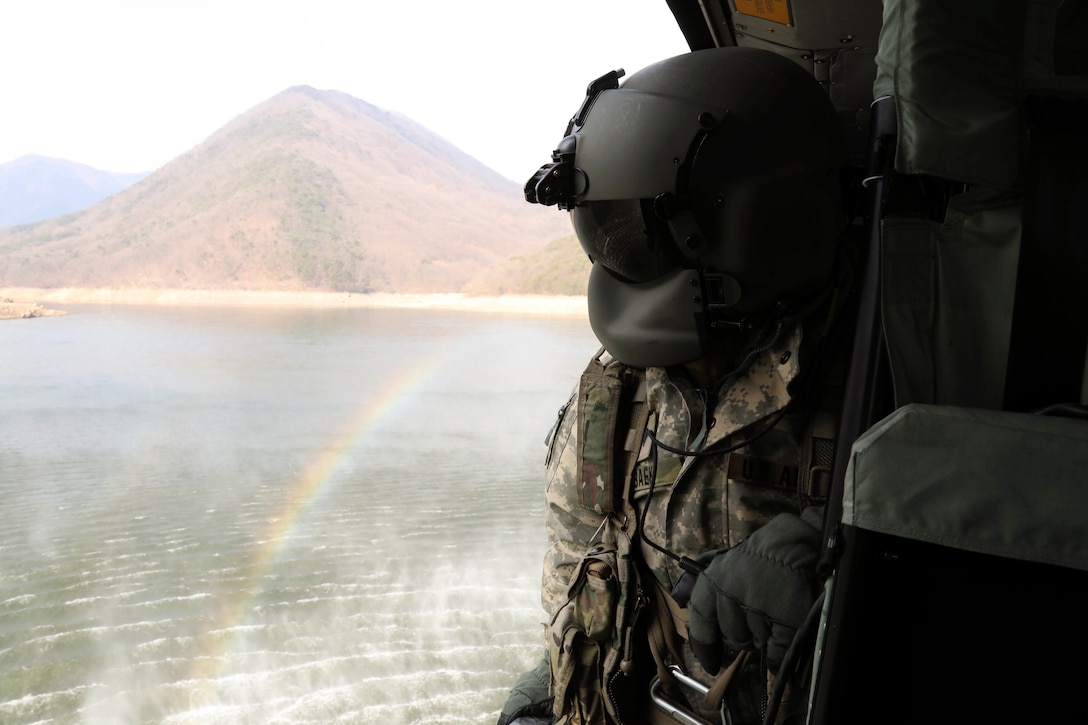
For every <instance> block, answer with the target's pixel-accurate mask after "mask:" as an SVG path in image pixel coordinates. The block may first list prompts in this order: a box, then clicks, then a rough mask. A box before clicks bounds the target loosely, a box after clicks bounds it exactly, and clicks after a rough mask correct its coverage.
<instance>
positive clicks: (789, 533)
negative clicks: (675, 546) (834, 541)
mask: <svg viewBox="0 0 1088 725" xmlns="http://www.w3.org/2000/svg"><path fill="white" fill-rule="evenodd" d="M822 519H823V512H822V509H819V508H810V509H806V510H805V512H804V513H803V514H802V516H796V515H794V514H779V515H778V516H776V517H775V518H773V519H771V521H770V522H769V523H767V524H766V525H765V526H763V528H761V529H759V530H757V531H756V532H755V533H754V534H752V536H750V537H749V538H748V539H745V540H744V541H742V542H741V543H739V544H737V545H736V546H734V547H733V548H731V549H727V550H725V551H723V552H720V553H718V554H717V555H716V556H714V558H713V559H712V560H711V561H710V564H709V565H708V566H707V567H706V569H705V570H704V571H703V572H702V573H701V574H700V575H699V578H698V579H697V580H696V582H695V587H694V589H693V590H692V592H691V601H690V603H689V605H688V613H689V616H690V620H689V622H688V635H689V638H690V642H691V649H692V651H693V652H694V653H695V657H696V658H697V659H698V660H699V664H701V665H702V666H703V668H704V669H705V670H706V671H707V672H712V673H714V672H717V671H718V670H719V669H720V668H721V665H722V664H723V663H722V659H723V656H724V654H725V652H726V651H729V650H753V651H765V652H766V655H767V660H768V664H769V666H770V668H771V669H772V670H774V671H777V670H778V666H779V665H780V664H781V663H782V658H783V657H784V656H785V654H786V650H787V649H788V648H789V646H790V642H792V641H793V636H794V634H795V633H796V632H797V628H798V627H800V626H801V623H802V622H803V621H804V619H805V616H806V615H807V614H808V611H809V609H810V608H811V607H812V603H813V602H814V601H816V597H817V596H818V595H819V583H818V581H817V579H816V575H815V570H816V561H817V559H818V558H819V556H820V542H821V537H822V526H823V524H822Z"/></svg>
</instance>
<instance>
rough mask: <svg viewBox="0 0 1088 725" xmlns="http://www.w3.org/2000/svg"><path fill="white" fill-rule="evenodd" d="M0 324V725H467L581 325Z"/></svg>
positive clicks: (515, 655) (499, 696) (538, 633)
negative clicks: (277, 724) (407, 724)
mask: <svg viewBox="0 0 1088 725" xmlns="http://www.w3.org/2000/svg"><path fill="white" fill-rule="evenodd" d="M69 310H70V314H69V315H68V316H66V317H56V318H41V319H33V320H12V321H4V322H3V323H0V400H2V401H3V408H2V411H3V412H2V418H0V501H2V504H0V506H2V508H0V512H2V514H3V523H2V524H0V722H3V723H5V724H13V723H201V724H203V723H489V722H494V719H495V717H496V716H497V711H498V708H499V707H500V706H501V704H502V702H503V701H504V700H505V698H506V694H507V691H508V689H509V687H510V685H511V684H513V681H514V679H515V677H516V676H517V674H518V673H519V672H521V671H522V670H524V669H527V668H529V667H531V666H532V665H533V664H534V663H535V662H536V660H537V658H538V656H539V654H540V652H541V646H542V641H543V630H542V627H541V621H542V620H543V614H542V612H541V609H540V605H539V573H540V561H541V557H542V555H543V550H544V532H543V486H542V473H543V459H544V454H545V448H544V437H545V434H546V433H547V431H548V429H549V427H550V426H551V424H552V423H553V422H554V420H555V416H556V411H557V409H558V408H559V407H560V406H561V405H562V404H563V403H564V402H565V401H566V399H567V397H568V395H569V392H570V390H571V388H572V386H573V385H574V383H575V382H576V381H577V378H578V375H579V374H580V372H581V370H582V369H583V367H584V365H585V362H586V360H588V358H589V357H590V355H592V354H593V352H594V351H595V350H596V347H597V343H596V341H595V340H594V338H593V336H592V333H591V332H590V330H589V326H588V322H586V321H585V320H584V319H571V318H523V317H515V316H504V315H485V314H474V313H457V312H431V311H419V310H367V309H351V310H275V309H273V310H254V309H241V308H239V309H219V310H213V309H206V308H169V307H161V308H144V307H128V306H116V307H110V306H102V307H99V306H73V307H70V308H69Z"/></svg>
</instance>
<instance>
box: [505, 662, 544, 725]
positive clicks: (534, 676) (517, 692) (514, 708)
mask: <svg viewBox="0 0 1088 725" xmlns="http://www.w3.org/2000/svg"><path fill="white" fill-rule="evenodd" d="M550 683H551V670H550V668H549V666H548V660H547V658H545V659H542V660H541V661H540V662H538V663H537V665H536V667H535V668H533V669H531V670H529V671H528V672H523V673H522V674H521V676H520V677H519V678H518V681H517V682H515V683H514V687H513V688H512V689H511V690H510V696H509V697H508V698H507V700H506V704H505V705H503V708H502V712H500V713H499V722H498V725H516V724H517V725H520V724H521V723H534V722H541V723H549V722H551V721H552V698H551V694H550V692H549V686H550Z"/></svg>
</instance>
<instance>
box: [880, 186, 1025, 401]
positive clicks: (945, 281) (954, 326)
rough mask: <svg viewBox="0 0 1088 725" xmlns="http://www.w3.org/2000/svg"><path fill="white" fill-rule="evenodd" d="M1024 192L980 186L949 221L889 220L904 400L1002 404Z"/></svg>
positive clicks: (896, 354)
mask: <svg viewBox="0 0 1088 725" xmlns="http://www.w3.org/2000/svg"><path fill="white" fill-rule="evenodd" d="M1020 216H1021V203H1020V199H1019V197H1015V196H1011V195H1007V194H1000V193H992V192H987V191H972V192H969V193H965V194H960V195H958V196H956V197H954V198H953V199H952V201H951V202H950V203H949V206H948V210H947V212H946V214H945V219H944V221H943V222H933V221H929V220H926V219H918V218H891V219H886V220H884V222H883V224H882V228H881V236H882V240H881V295H882V299H881V307H882V315H883V323H884V330H885V335H886V338H887V344H888V356H889V361H890V363H891V369H892V379H893V383H894V386H895V396H896V403H897V405H905V404H907V403H937V404H941V405H956V406H966V407H975V408H995V409H996V408H1001V406H1002V398H1003V394H1004V383H1005V365H1006V360H1007V359H1008V346H1009V333H1010V330H1011V329H1012V315H1013V299H1014V296H1015V295H1014V287H1015V284H1016V265H1017V259H1018V255H1019V251H1020Z"/></svg>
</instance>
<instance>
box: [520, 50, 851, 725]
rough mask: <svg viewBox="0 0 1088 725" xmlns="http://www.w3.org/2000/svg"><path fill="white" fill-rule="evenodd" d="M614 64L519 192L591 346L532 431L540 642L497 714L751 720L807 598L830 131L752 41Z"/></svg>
mask: <svg viewBox="0 0 1088 725" xmlns="http://www.w3.org/2000/svg"><path fill="white" fill-rule="evenodd" d="M622 75H623V71H615V72H613V73H610V74H607V75H605V76H603V77H602V78H600V79H598V80H597V81H595V82H594V83H592V84H590V86H589V89H588V92H587V97H586V100H585V102H584V103H583V104H582V106H581V108H580V109H579V110H578V112H577V114H576V115H575V116H574V118H572V119H571V122H570V125H569V126H568V129H567V132H566V135H565V137H564V138H563V140H562V141H561V142H560V144H559V147H558V148H557V149H556V151H555V152H554V153H553V163H551V164H548V165H546V166H544V167H542V168H541V169H540V171H539V172H538V173H537V174H536V175H535V176H534V177H533V178H532V179H531V180H530V181H529V183H528V185H527V186H526V197H527V199H528V200H529V201H531V202H536V203H541V204H545V205H552V204H555V205H558V207H559V208H560V209H563V210H569V211H570V214H571V220H572V223H573V226H574V229H575V231H576V233H577V236H578V239H579V242H580V243H581V245H582V247H583V249H584V250H585V252H586V253H587V254H588V255H589V257H590V259H591V260H592V262H593V267H592V271H591V273H590V280H589V289H588V301H589V317H590V323H591V325H592V328H593V331H594V333H595V334H596V336H597V337H598V339H599V340H600V341H601V343H602V344H603V346H604V347H603V348H602V351H601V352H600V353H598V355H597V356H596V357H595V358H594V359H593V360H592V361H591V362H590V365H589V367H588V368H587V370H586V372H585V373H584V374H583V375H582V378H581V380H580V382H579V386H578V389H577V391H576V393H575V395H574V396H573V397H572V398H571V400H570V402H568V404H567V405H566V406H565V407H564V409H563V410H562V411H561V414H560V419H559V421H558V422H557V424H556V426H555V428H554V429H553V431H552V433H551V435H550V436H549V450H548V456H547V464H546V467H547V475H546V486H547V488H546V496H547V503H548V509H547V521H546V524H547V531H548V537H549V547H548V551H547V554H546V556H545V561H544V573H543V584H542V601H543V605H544V608H545V610H546V611H547V612H548V613H549V615H550V616H551V623H550V626H549V631H548V635H547V638H546V639H547V642H546V647H547V650H548V654H547V656H546V657H545V659H544V660H542V662H541V663H540V665H539V666H538V667H537V668H536V669H535V670H533V671H531V672H528V673H525V674H524V675H522V677H521V679H519V681H518V683H517V685H516V686H515V687H514V689H513V691H512V692H511V696H510V699H509V700H508V702H507V704H506V706H505V707H504V708H503V713H502V715H501V717H500V720H499V722H500V725H507V724H509V723H518V724H519V725H521V724H524V723H541V722H553V721H554V722H560V723H611V722H623V723H627V722H647V721H652V720H653V717H652V713H653V712H654V708H652V707H647V706H646V704H647V703H648V701H649V697H650V690H651V689H654V690H655V693H659V694H660V698H663V699H665V700H669V701H679V702H681V703H683V704H684V707H685V709H687V708H690V709H692V710H694V711H695V712H697V713H699V714H701V715H702V716H704V717H717V716H718V714H719V703H720V702H722V701H723V700H724V703H725V704H724V706H723V707H722V709H723V710H724V712H722V713H721V714H722V715H723V717H726V718H727V719H729V720H730V721H731V722H732V723H736V724H738V725H739V724H742V723H743V724H745V725H746V724H747V723H754V722H760V721H761V720H762V715H763V710H764V708H765V707H766V703H767V697H768V686H769V685H768V682H769V681H771V680H773V675H774V673H775V672H776V671H777V670H778V669H779V667H780V665H781V664H782V661H783V658H784V656H785V653H786V650H787V648H788V647H789V645H790V643H791V642H792V640H793V638H794V633H795V632H796V630H797V629H798V627H799V626H800V625H801V623H802V621H803V620H804V619H805V618H806V615H808V613H809V611H810V609H811V608H812V607H813V603H814V602H815V601H816V599H817V596H818V594H819V591H820V582H819V581H818V579H817V577H816V574H815V564H816V559H817V557H818V554H819V551H820V541H821V531H822V520H821V518H822V515H821V511H822V509H821V508H820V506H821V505H822V503H823V496H824V495H826V487H827V484H828V479H829V475H828V472H829V466H830V462H831V460H832V449H833V439H834V430H835V425H836V422H835V415H836V414H837V410H838V407H837V406H838V396H837V393H836V388H835V386H834V385H833V384H831V383H830V382H829V380H832V379H833V378H834V376H831V375H829V373H828V369H829V368H830V367H831V366H829V365H828V364H827V361H828V360H830V359H831V356H829V355H828V352H829V351H830V350H831V349H833V348H834V343H833V342H830V341H829V338H828V335H829V331H831V330H834V329H836V326H835V325H834V324H833V323H834V322H835V320H836V319H837V318H838V317H840V316H841V315H839V314H838V312H839V310H840V309H841V307H842V305H841V304H840V301H841V297H842V293H844V292H845V291H846V288H847V287H848V286H849V278H848V274H847V273H846V272H847V270H848V269H849V266H850V265H848V264H845V263H841V262H842V260H843V259H844V258H845V257H844V255H843V254H842V250H843V247H844V245H843V244H842V240H843V236H844V230H845V228H846V221H847V216H848V215H847V213H846V211H845V208H846V204H845V202H844V198H843V197H844V194H843V188H844V185H843V178H844V176H845V167H846V163H847V161H846V157H847V154H846V144H845V141H844V139H843V136H842V129H841V127H840V123H839V120H838V118H837V115H836V113H835V110H834V108H833V106H832V105H831V103H830V101H829V100H828V98H827V96H826V94H825V92H824V91H823V90H822V89H821V88H820V86H819V85H818V84H817V83H816V81H814V80H813V78H812V77H811V76H809V75H808V74H807V73H806V72H804V71H803V70H802V69H801V68H799V67H798V66H796V65H794V64H793V63H792V62H790V61H789V60H786V59H784V58H782V57H780V56H777V55H775V54H773V53H770V52H766V51H760V50H753V49H744V48H718V49H713V50H704V51H697V52H693V53H688V54H685V55H681V56H677V57H674V58H670V59H667V60H664V61H662V62H660V63H657V64H654V65H651V66H649V67H647V68H645V69H643V70H642V71H640V72H638V73H636V74H634V75H633V76H631V77H630V78H629V79H628V80H627V81H626V82H625V83H624V84H623V85H622V86H621V85H620V84H619V79H620V77H622ZM681 673H684V674H681ZM654 677H656V678H657V682H656V683H654V684H652V683H651V678H654ZM688 677H690V678H693V679H694V680H695V684H696V685H698V684H699V683H702V684H703V686H704V688H708V689H709V692H708V693H706V695H705V697H704V696H703V695H702V694H700V693H698V692H692V691H690V690H684V689H683V688H680V687H678V683H683V682H684V681H685V680H686V679H687V678H688ZM655 696H656V695H655ZM796 699H803V698H796ZM704 700H705V702H704ZM685 701H686V702H685ZM708 703H709V704H708Z"/></svg>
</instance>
